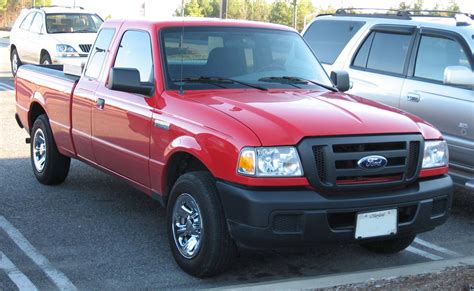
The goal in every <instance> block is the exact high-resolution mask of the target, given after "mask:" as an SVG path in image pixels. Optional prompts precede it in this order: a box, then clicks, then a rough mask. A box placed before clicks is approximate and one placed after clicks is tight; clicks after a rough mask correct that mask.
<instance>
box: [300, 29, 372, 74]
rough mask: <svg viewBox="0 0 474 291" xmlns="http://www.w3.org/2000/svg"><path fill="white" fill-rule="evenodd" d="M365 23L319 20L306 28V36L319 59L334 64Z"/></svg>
mask: <svg viewBox="0 0 474 291" xmlns="http://www.w3.org/2000/svg"><path fill="white" fill-rule="evenodd" d="M364 24H365V22H364V21H346V20H317V21H314V22H313V23H312V24H311V26H310V27H309V28H308V29H307V30H306V32H305V34H304V38H305V39H306V41H307V42H308V44H309V45H310V46H311V48H312V49H313V50H314V52H315V53H316V56H317V57H318V59H319V61H321V62H322V63H324V64H329V65H332V64H334V62H335V61H336V59H337V57H338V56H339V54H340V53H341V51H342V50H343V49H344V47H345V46H346V45H347V43H348V42H349V41H350V40H351V39H352V37H353V36H354V35H355V34H356V33H357V32H358V31H359V30H360V29H361V27H362V26H364Z"/></svg>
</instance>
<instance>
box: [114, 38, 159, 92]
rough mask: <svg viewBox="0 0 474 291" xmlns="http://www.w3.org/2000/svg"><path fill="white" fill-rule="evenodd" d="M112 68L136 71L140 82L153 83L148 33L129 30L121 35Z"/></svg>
mask: <svg viewBox="0 0 474 291" xmlns="http://www.w3.org/2000/svg"><path fill="white" fill-rule="evenodd" d="M114 67H115V68H134V69H137V70H138V72H140V81H141V82H150V83H151V82H153V79H154V77H153V57H152V51H151V39H150V35H149V34H148V32H145V31H136V30H130V31H126V32H125V33H124V34H123V37H122V41H121V42H120V47H119V50H118V52H117V57H116V58H115V63H114Z"/></svg>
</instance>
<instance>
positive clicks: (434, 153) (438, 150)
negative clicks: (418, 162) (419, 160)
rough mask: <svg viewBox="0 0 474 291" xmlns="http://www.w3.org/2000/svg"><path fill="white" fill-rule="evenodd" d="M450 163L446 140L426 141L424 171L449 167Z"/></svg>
mask: <svg viewBox="0 0 474 291" xmlns="http://www.w3.org/2000/svg"><path fill="white" fill-rule="evenodd" d="M448 162H449V154H448V145H447V144H446V141H444V140H436V141H426V142H425V152H424V154H423V166H422V168H423V169H427V168H437V167H444V166H447V165H448Z"/></svg>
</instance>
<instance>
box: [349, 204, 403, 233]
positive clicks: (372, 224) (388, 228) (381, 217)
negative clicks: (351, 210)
mask: <svg viewBox="0 0 474 291" xmlns="http://www.w3.org/2000/svg"><path fill="white" fill-rule="evenodd" d="M396 233H397V210H396V209H390V210H383V211H376V212H366V213H359V214H357V222H356V230H355V238H356V239H362V238H369V237H376V236H385V235H394V234H396Z"/></svg>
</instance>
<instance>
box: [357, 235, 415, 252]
mask: <svg viewBox="0 0 474 291" xmlns="http://www.w3.org/2000/svg"><path fill="white" fill-rule="evenodd" d="M415 237H416V235H410V236H405V237H396V238H391V239H387V240H380V241H371V242H365V243H361V244H360V245H361V246H362V247H363V248H365V249H367V250H369V251H372V252H374V253H380V254H394V253H398V252H401V251H403V250H404V249H406V248H407V247H409V246H410V245H411V244H412V243H413V241H414V240H415Z"/></svg>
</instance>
